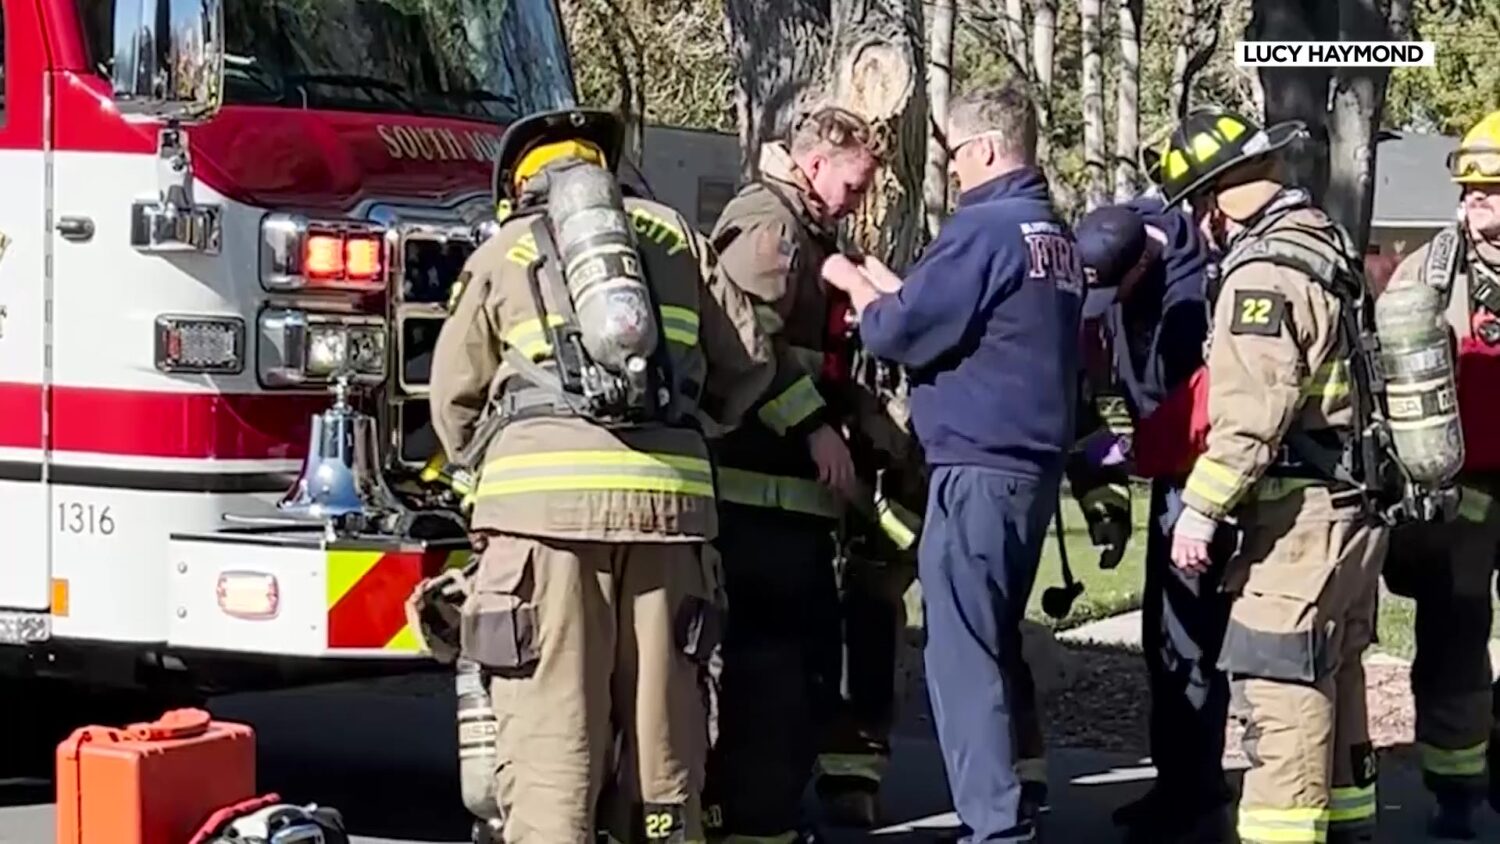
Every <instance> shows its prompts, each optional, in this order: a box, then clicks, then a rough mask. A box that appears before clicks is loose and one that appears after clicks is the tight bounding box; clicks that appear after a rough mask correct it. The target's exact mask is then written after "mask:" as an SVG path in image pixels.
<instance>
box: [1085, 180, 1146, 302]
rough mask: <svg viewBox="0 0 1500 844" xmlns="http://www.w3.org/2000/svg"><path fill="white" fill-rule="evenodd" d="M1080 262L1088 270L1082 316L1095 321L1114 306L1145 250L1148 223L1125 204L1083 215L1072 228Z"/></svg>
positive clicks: (1096, 209)
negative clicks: (1121, 286)
mask: <svg viewBox="0 0 1500 844" xmlns="http://www.w3.org/2000/svg"><path fill="white" fill-rule="evenodd" d="M1073 237H1074V239H1075V240H1076V241H1077V243H1078V259H1079V260H1080V261H1081V262H1083V266H1084V267H1085V268H1086V269H1087V270H1088V272H1087V273H1086V276H1087V278H1088V285H1089V291H1088V296H1087V298H1085V299H1084V304H1083V317H1084V319H1093V318H1095V317H1098V316H1100V315H1101V314H1103V313H1104V312H1105V311H1106V310H1108V309H1109V306H1110V305H1112V304H1114V302H1115V296H1116V294H1117V293H1118V292H1119V289H1120V282H1121V281H1122V280H1124V278H1125V274H1126V273H1128V272H1130V268H1131V267H1134V266H1135V265H1136V264H1137V263H1138V262H1139V261H1140V260H1141V255H1142V254H1144V253H1145V251H1146V240H1147V234H1146V221H1145V220H1143V219H1141V215H1139V214H1137V213H1136V212H1134V211H1132V210H1131V209H1129V208H1126V207H1125V206H1123V205H1106V206H1104V207H1102V208H1095V209H1094V210H1093V211H1090V212H1089V213H1087V214H1085V215H1083V219H1081V220H1079V221H1078V225H1076V226H1074V227H1073Z"/></svg>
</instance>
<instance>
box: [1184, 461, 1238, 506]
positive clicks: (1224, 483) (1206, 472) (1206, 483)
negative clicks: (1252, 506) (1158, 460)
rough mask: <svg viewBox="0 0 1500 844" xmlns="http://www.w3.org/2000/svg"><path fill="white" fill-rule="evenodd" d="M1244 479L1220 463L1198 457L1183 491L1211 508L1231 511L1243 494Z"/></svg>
mask: <svg viewBox="0 0 1500 844" xmlns="http://www.w3.org/2000/svg"><path fill="white" fill-rule="evenodd" d="M1244 486H1245V477H1244V476H1243V475H1241V474H1240V473H1238V472H1236V471H1234V470H1233V469H1230V468H1229V467H1228V466H1225V465H1223V464H1221V463H1217V462H1215V461H1213V460H1210V459H1208V458H1207V457H1199V458H1198V460H1197V461H1196V462H1194V463H1193V471H1192V474H1190V475H1188V479H1187V485H1186V487H1185V490H1186V491H1187V492H1190V493H1192V494H1193V495H1196V496H1198V497H1199V498H1202V499H1203V500H1204V501H1206V502H1208V504H1209V505H1210V506H1212V507H1217V508H1219V509H1220V510H1225V511H1228V510H1231V509H1233V508H1234V504H1235V502H1236V501H1238V500H1239V497H1240V495H1241V494H1242V493H1243V492H1244Z"/></svg>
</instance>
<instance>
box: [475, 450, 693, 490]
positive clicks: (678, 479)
mask: <svg viewBox="0 0 1500 844" xmlns="http://www.w3.org/2000/svg"><path fill="white" fill-rule="evenodd" d="M599 490H624V491H636V492H669V493H680V494H683V495H696V496H701V497H703V498H712V497H713V494H714V487H713V467H712V466H710V465H709V462H708V461H707V460H704V459H702V458H700V457H688V456H685V455H679V454H656V453H650V452H640V451H623V450H622V451H544V452H539V453H535V454H516V455H511V456H509V457H501V458H498V459H496V460H492V461H490V462H489V463H486V464H485V467H484V473H483V474H482V475H481V476H480V479H479V489H478V490H477V491H476V495H477V496H478V497H479V498H493V497H497V496H502V495H523V494H526V493H534V492H569V491H578V492H585V491H599Z"/></svg>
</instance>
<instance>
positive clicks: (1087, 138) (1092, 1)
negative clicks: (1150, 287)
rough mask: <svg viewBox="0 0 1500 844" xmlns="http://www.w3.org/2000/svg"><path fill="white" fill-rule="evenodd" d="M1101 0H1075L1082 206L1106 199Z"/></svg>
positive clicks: (1091, 205) (1102, 202) (1089, 207)
mask: <svg viewBox="0 0 1500 844" xmlns="http://www.w3.org/2000/svg"><path fill="white" fill-rule="evenodd" d="M1103 5H1104V4H1103V3H1102V2H1101V0H1078V19H1079V22H1080V24H1081V26H1080V29H1081V30H1082V40H1083V169H1084V177H1085V179H1086V185H1087V187H1086V188H1085V190H1084V208H1085V209H1086V210H1089V211H1092V210H1094V209H1095V208H1098V207H1099V206H1101V205H1103V204H1104V203H1105V202H1107V201H1108V191H1109V187H1108V185H1107V184H1106V182H1105V179H1106V178H1107V174H1106V173H1105V164H1104V58H1103V57H1102V56H1101V55H1099V16H1100V14H1101V13H1102V12H1103Z"/></svg>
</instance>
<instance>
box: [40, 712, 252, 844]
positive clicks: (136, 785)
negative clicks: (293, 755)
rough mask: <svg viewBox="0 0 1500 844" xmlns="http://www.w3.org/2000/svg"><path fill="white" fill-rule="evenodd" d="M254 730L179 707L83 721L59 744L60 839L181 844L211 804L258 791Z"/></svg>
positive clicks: (74, 843) (88, 843)
mask: <svg viewBox="0 0 1500 844" xmlns="http://www.w3.org/2000/svg"><path fill="white" fill-rule="evenodd" d="M255 794H256V792H255V731H254V730H252V729H251V728H250V727H248V726H245V725H244V724H234V723H229V722H224V721H214V720H212V719H211V718H210V716H209V714H208V713H207V712H204V711H203V710H201V709H174V710H171V711H170V712H167V713H166V714H164V715H162V717H161V718H160V719H159V720H157V721H155V722H153V723H149V724H131V725H130V726H128V727H125V728H124V729H119V728H114V727H80V728H79V729H77V730H74V731H73V734H72V735H71V736H69V737H68V738H67V739H66V740H65V741H64V742H63V743H62V744H60V745H58V747H57V844H184V842H186V841H188V840H189V839H190V838H192V837H193V833H194V832H196V831H197V829H198V827H199V826H200V825H201V824H202V823H203V821H204V820H205V819H206V818H207V817H208V816H209V815H211V814H213V812H214V810H216V809H218V808H220V807H222V806H225V805H227V804H230V803H236V802H239V801H241V800H245V799H246V798H250V797H254V796H255Z"/></svg>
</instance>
